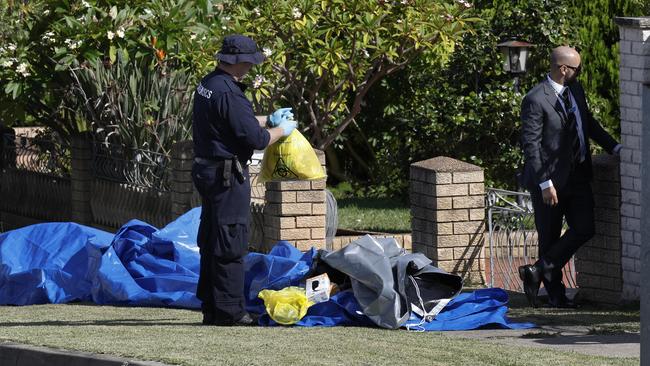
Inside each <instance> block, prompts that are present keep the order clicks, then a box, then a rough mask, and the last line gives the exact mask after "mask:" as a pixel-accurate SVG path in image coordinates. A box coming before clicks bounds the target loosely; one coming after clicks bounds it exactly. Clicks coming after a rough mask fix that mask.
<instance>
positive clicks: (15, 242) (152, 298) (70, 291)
mask: <svg viewBox="0 0 650 366" xmlns="http://www.w3.org/2000/svg"><path fill="white" fill-rule="evenodd" d="M199 217H200V208H195V209H193V210H191V211H189V212H187V213H186V214H185V215H183V216H181V217H180V218H178V219H177V220H176V221H174V222H172V223H170V224H169V225H167V226H166V227H165V228H163V229H160V230H159V229H157V228H155V227H153V226H151V225H149V224H147V223H145V222H142V221H138V220H131V221H129V222H128V223H127V224H125V225H124V226H123V227H122V228H121V229H120V230H119V231H118V232H117V233H116V234H110V233H107V232H105V231H102V230H98V229H95V228H91V227H88V226H84V225H79V224H75V223H46V224H37V225H32V226H28V227H25V228H21V229H17V230H13V231H9V232H6V233H4V234H0V304H1V305H30V304H44V303H55V304H60V303H68V302H73V301H92V302H95V303H97V304H115V305H117V304H120V305H132V306H160V307H177V308H190V309H200V305H201V304H200V301H199V300H198V299H197V298H196V296H195V293H196V285H197V283H198V278H199V249H198V247H197V245H196V234H197V231H198V224H199ZM315 255H316V250H315V249H313V248H312V249H311V250H309V251H307V252H305V253H302V252H300V251H299V250H297V249H296V248H295V247H294V246H292V245H291V244H289V243H287V242H279V243H278V244H277V245H276V246H275V247H274V248H273V249H272V250H271V252H270V253H269V254H260V253H250V254H248V255H247V256H246V258H245V270H246V279H245V294H246V307H247V310H248V311H249V312H252V313H257V314H263V315H262V317H261V318H260V324H261V325H275V323H274V322H273V320H271V319H270V318H269V317H268V315H266V314H264V311H265V310H264V304H263V302H262V300H260V299H259V298H258V297H257V294H258V293H259V291H261V290H263V289H272V290H280V289H282V288H285V287H287V286H296V285H300V284H301V281H304V277H305V275H306V274H307V273H308V272H309V270H310V268H311V266H312V262H313V260H314V257H315ZM507 302H508V296H507V293H506V292H505V291H503V290H501V289H483V290H477V291H474V292H472V293H463V294H461V295H459V296H458V297H456V298H455V299H454V300H452V301H451V302H450V303H449V304H448V305H447V306H446V307H445V309H443V311H442V312H441V313H440V314H439V315H438V316H437V317H436V319H435V320H433V321H432V322H429V323H422V322H420V319H418V318H417V317H415V316H414V317H412V318H411V319H410V320H409V322H408V323H407V324H410V325H411V326H414V327H415V326H417V327H418V329H423V330H464V329H476V328H479V327H482V326H487V325H491V326H499V327H505V328H530V327H532V326H534V325H533V324H530V323H512V322H510V321H509V320H508V318H507V317H506V311H507ZM420 323H422V324H420ZM297 325H299V326H335V325H367V326H372V325H373V323H372V322H371V321H370V320H369V319H368V318H367V317H366V316H365V315H364V314H363V312H362V311H361V308H360V306H359V304H358V302H357V301H356V299H355V298H354V295H353V294H352V291H342V292H340V293H337V294H335V295H334V296H332V298H331V299H330V301H327V302H324V303H320V304H316V305H314V306H312V307H310V309H309V311H308V313H307V315H306V316H305V317H304V318H303V319H302V320H301V321H300V322H299V323H298V324H297Z"/></svg>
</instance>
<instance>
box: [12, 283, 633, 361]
mask: <svg viewBox="0 0 650 366" xmlns="http://www.w3.org/2000/svg"><path fill="white" fill-rule="evenodd" d="M515 297H516V299H513V309H512V310H511V314H512V316H513V317H514V318H516V319H517V320H535V321H538V323H539V324H553V323H554V322H557V323H558V324H563V325H570V324H593V325H594V326H608V327H610V328H609V329H610V331H614V332H616V331H634V330H635V329H636V332H638V323H639V313H638V310H630V311H616V312H606V311H603V310H598V309H580V310H574V311H558V310H555V311H552V310H548V309H547V310H544V309H530V308H528V307H521V308H518V307H517V306H518V305H516V304H519V303H520V302H521V303H523V301H525V299H523V295H522V296H519V295H517V296H515ZM200 320H201V314H200V313H199V312H198V311H191V310H178V309H161V308H137V307H111V306H98V305H89V304H68V305H34V306H24V307H14V306H1V307H0V341H14V342H19V343H25V344H33V345H39V346H47V347H55V348H62V349H70V350H79V351H85V352H93V353H102V354H110V355H114V356H121V357H127V358H135V359H140V360H154V361H159V362H165V363H169V364H181V365H213V364H226V365H262V364H269V365H271V364H272V365H287V364H308V365H309V364H321V365H322V364H325V365H348V364H354V365H361V364H363V365H378V364H380V365H543V366H547V365H589V366H592V365H638V363H639V358H638V357H636V358H628V359H621V358H608V357H597V356H588V355H583V354H578V353H571V352H558V351H555V350H554V351H549V350H547V349H543V348H531V347H521V346H513V345H509V344H498V343H494V342H489V341H482V340H476V339H465V338H460V337H457V336H453V334H452V333H451V332H426V333H418V332H408V331H405V330H384V329H379V328H362V327H334V328H300V327H249V328H242V327H236V328H227V327H205V326H201V325H199V322H200ZM614 328H616V329H618V330H612V329H614ZM484 331H485V332H490V330H484ZM530 332H531V334H535V333H538V332H539V330H536V329H531V330H530Z"/></svg>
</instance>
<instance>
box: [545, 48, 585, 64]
mask: <svg viewBox="0 0 650 366" xmlns="http://www.w3.org/2000/svg"><path fill="white" fill-rule="evenodd" d="M566 64H568V65H571V66H576V65H580V54H579V53H578V51H576V50H575V48H572V47H569V46H560V47H557V48H554V49H553V52H551V65H566Z"/></svg>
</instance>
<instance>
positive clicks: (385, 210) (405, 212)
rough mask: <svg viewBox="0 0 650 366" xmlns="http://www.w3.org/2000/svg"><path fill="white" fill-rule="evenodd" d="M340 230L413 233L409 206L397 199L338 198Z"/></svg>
mask: <svg viewBox="0 0 650 366" xmlns="http://www.w3.org/2000/svg"><path fill="white" fill-rule="evenodd" d="M336 203H337V205H338V212H339V216H338V217H339V228H340V229H349V230H367V231H376V232H384V233H406V232H411V210H410V207H409V205H408V204H407V203H406V202H403V201H402V200H399V199H396V198H351V197H350V198H338V199H337V200H336Z"/></svg>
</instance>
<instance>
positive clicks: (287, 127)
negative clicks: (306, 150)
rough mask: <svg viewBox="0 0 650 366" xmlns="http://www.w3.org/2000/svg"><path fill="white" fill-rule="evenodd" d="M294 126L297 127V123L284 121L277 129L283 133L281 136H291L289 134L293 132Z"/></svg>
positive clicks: (288, 120) (289, 120)
mask: <svg viewBox="0 0 650 366" xmlns="http://www.w3.org/2000/svg"><path fill="white" fill-rule="evenodd" d="M296 126H298V122H296V121H294V120H292V119H285V120H283V121H282V122H280V124H279V125H278V127H280V128H281V129H282V130H283V131H284V133H283V134H282V136H285V137H286V136H289V134H291V132H293V130H295V129H296Z"/></svg>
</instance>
